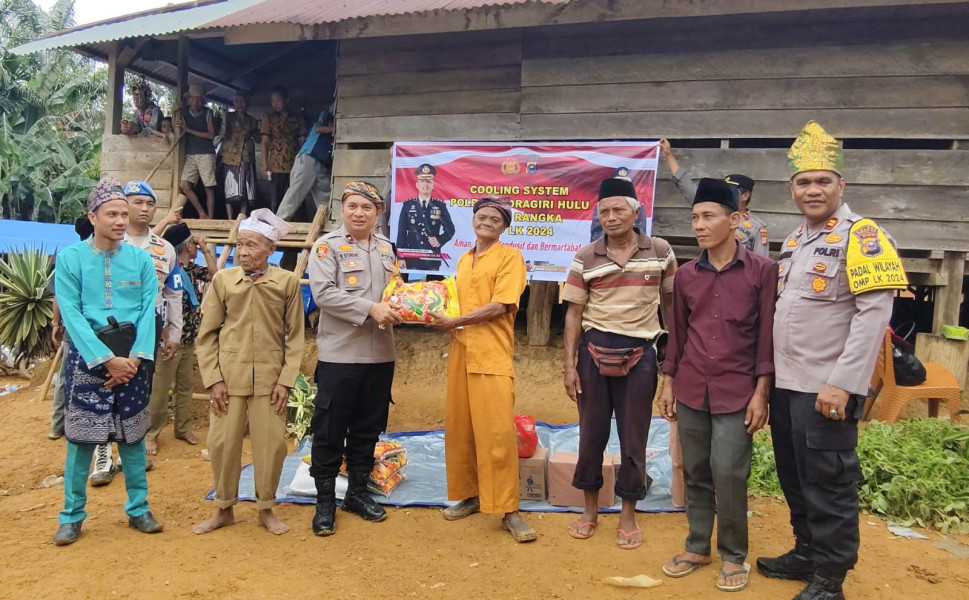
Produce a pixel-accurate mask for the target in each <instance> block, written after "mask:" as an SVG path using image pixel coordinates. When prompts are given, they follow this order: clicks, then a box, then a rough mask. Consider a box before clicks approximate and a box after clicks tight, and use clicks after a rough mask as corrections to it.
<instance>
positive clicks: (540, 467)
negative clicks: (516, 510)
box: [518, 447, 548, 500]
mask: <svg viewBox="0 0 969 600" xmlns="http://www.w3.org/2000/svg"><path fill="white" fill-rule="evenodd" d="M547 465H548V448H541V447H540V448H537V449H536V450H535V454H533V455H532V456H530V457H528V458H519V459H518V499H519V500H544V499H545V496H546V495H547V490H548V480H547V476H546V472H547Z"/></svg>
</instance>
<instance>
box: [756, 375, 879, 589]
mask: <svg viewBox="0 0 969 600" xmlns="http://www.w3.org/2000/svg"><path fill="white" fill-rule="evenodd" d="M817 397H818V395H817V394H811V393H806V392H795V391H791V390H781V389H777V390H774V392H773V393H772V394H771V399H770V427H771V438H773V441H774V457H775V460H776V461H777V477H778V478H779V479H780V482H781V488H782V489H783V490H784V497H785V498H786V499H787V505H788V506H789V507H790V509H791V526H792V527H793V528H794V539H795V544H796V546H797V547H798V548H799V549H801V550H802V551H803V552H806V553H807V555H808V556H810V557H811V558H812V559H813V560H814V562H815V563H816V564H817V565H818V569H819V571H820V572H821V573H822V574H824V575H828V576H843V575H844V574H845V573H846V572H847V571H848V570H849V569H852V568H853V567H854V566H855V563H856V562H857V561H858V535H859V534H858V476H859V474H860V466H859V462H858V452H857V450H856V446H857V445H858V418H859V417H860V416H861V413H862V412H863V411H864V406H865V404H864V398H862V397H859V396H851V398H850V399H849V400H848V405H847V407H846V409H845V412H846V414H847V419H845V420H844V421H840V420H832V419H828V418H826V417H824V416H823V415H821V414H820V413H818V412H817V411H816V410H814V403H815V402H816V401H817Z"/></svg>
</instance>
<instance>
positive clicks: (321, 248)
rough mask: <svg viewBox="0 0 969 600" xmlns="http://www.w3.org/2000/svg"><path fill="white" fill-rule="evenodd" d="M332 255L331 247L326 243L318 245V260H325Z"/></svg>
mask: <svg viewBox="0 0 969 600" xmlns="http://www.w3.org/2000/svg"><path fill="white" fill-rule="evenodd" d="M329 253H330V245H329V244H327V243H326V242H324V243H322V244H317V245H316V258H324V257H325V256H326V255H327V254H329Z"/></svg>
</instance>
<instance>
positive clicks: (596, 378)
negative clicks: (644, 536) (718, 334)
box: [572, 329, 656, 501]
mask: <svg viewBox="0 0 969 600" xmlns="http://www.w3.org/2000/svg"><path fill="white" fill-rule="evenodd" d="M586 342H592V343H593V344H595V345H597V346H602V347H604V348H632V347H635V346H642V345H643V343H644V342H645V340H641V339H637V338H631V337H627V336H624V335H618V334H614V333H605V332H602V331H596V330H594V329H592V330H589V331H587V332H586V333H585V335H583V336H582V340H581V341H580V342H579V357H578V366H577V370H578V373H579V383H580V384H581V386H582V394H581V395H580V396H579V398H578V408H579V459H578V462H577V463H576V465H575V475H574V476H573V478H572V485H573V486H574V487H576V488H578V489H580V490H587V491H595V490H598V489H600V488H601V487H602V454H603V452H605V449H606V444H607V443H608V442H609V434H610V432H611V430H612V415H613V413H614V412H615V415H616V428H617V429H618V432H619V452H620V455H621V462H620V463H619V473H618V474H617V476H616V495H617V496H619V497H620V498H622V499H623V500H633V501H638V500H642V499H643V498H645V497H646V438H647V436H648V435H649V420H650V418H651V417H652V414H653V395H654V394H655V393H656V352H655V350H654V349H653V347H652V344H650V345H649V346H648V347H647V348H646V351H645V353H644V354H643V357H642V359H640V361H639V362H638V363H637V364H636V366H635V367H633V368H632V370H630V371H629V374H628V375H626V376H625V377H604V376H602V375H600V374H599V368H598V367H597V366H596V364H595V362H594V361H593V360H592V356H591V355H590V354H589V349H588V347H587V346H586Z"/></svg>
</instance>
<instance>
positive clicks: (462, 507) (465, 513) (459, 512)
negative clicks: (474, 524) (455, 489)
mask: <svg viewBox="0 0 969 600" xmlns="http://www.w3.org/2000/svg"><path fill="white" fill-rule="evenodd" d="M480 510H481V502H480V501H479V500H478V499H477V498H475V499H474V500H472V499H470V498H469V499H467V500H462V501H460V502H458V503H457V504H455V505H454V506H449V507H447V508H444V509H441V514H442V515H444V518H445V519H446V520H448V521H457V520H458V519H463V518H465V517H470V516H471V515H473V514H474V513H476V512H478V511H480Z"/></svg>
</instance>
